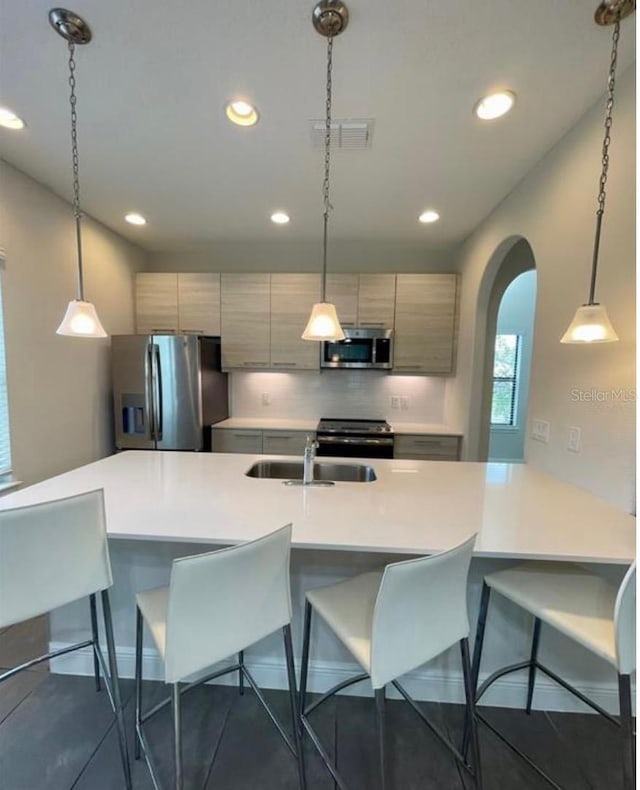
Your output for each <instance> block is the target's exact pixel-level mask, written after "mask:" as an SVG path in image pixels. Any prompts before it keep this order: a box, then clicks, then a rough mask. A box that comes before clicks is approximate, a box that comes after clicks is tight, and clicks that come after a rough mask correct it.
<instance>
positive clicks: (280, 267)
mask: <svg viewBox="0 0 640 790" xmlns="http://www.w3.org/2000/svg"><path fill="white" fill-rule="evenodd" d="M320 230H321V229H320V226H318V237H317V238H315V239H293V238H288V237H287V228H286V227H275V226H274V238H273V239H272V240H269V241H265V240H255V239H233V240H224V239H222V240H220V241H218V242H216V243H215V244H211V245H208V246H206V247H202V248H198V249H191V250H183V251H179V252H175V251H165V252H152V253H150V254H149V258H148V265H147V269H148V270H149V271H158V272H160V271H167V272H233V271H238V272H255V271H260V272H319V271H321V269H322V238H321V236H320ZM455 258H456V250H455V249H454V248H447V249H428V248H426V247H425V245H423V244H416V243H413V242H411V243H407V242H399V241H388V242H385V241H369V240H368V239H351V240H349V239H330V240H329V258H328V270H329V271H330V272H423V271H424V272H428V271H432V272H449V271H454V270H455V269H454V265H455Z"/></svg>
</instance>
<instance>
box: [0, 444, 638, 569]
mask: <svg viewBox="0 0 640 790" xmlns="http://www.w3.org/2000/svg"><path fill="white" fill-rule="evenodd" d="M265 458H266V456H255V455H241V454H235V453H179V452H152V451H142V450H140V451H129V452H124V453H120V454H118V455H114V456H111V457H109V458H105V459H103V460H101V461H97V462H95V463H93V464H88V465H87V466H83V467H80V468H79V469H75V470H73V471H71V472H67V473H66V474H63V475H59V476H58V477H54V478H51V479H50V480H45V481H43V482H42V483H38V484H36V485H33V486H30V487H28V488H25V489H22V490H20V491H17V492H15V493H12V494H9V495H7V496H5V497H3V498H2V499H0V509H5V508H9V507H16V506H19V505H26V504H33V503H37V502H42V501H46V500H48V499H57V498H61V497H65V496H70V495H73V494H77V493H80V492H82V491H88V490H92V489H96V488H103V489H104V492H105V502H106V510H107V528H108V532H109V535H110V536H111V537H113V538H128V539H133V540H160V541H181V542H194V543H204V544H208V543H209V544H218V545H225V544H226V545H229V544H234V543H238V542H241V541H244V540H250V539H253V538H256V537H258V536H259V535H261V534H264V533H266V532H269V531H271V530H274V529H276V528H278V527H279V526H281V525H283V524H285V523H288V522H292V523H293V527H294V529H293V543H294V546H295V547H298V548H308V549H332V550H341V551H367V552H385V553H397V554H420V553H432V552H436V551H441V550H443V549H446V548H448V547H450V546H453V545H455V544H457V543H459V542H461V541H462V540H463V539H464V538H466V537H467V536H468V535H470V534H471V533H473V532H478V540H477V543H476V551H475V554H476V555H477V556H482V557H503V558H504V557H506V558H514V559H516V558H517V559H548V560H574V561H582V562H602V563H617V564H628V563H630V562H631V561H632V560H633V558H634V557H635V519H634V518H633V517H632V516H630V515H628V514H627V513H624V512H623V511H621V510H618V509H617V508H615V507H612V506H611V505H609V504H607V503H605V502H603V501H601V500H599V499H597V498H596V497H594V496H592V495H591V494H588V493H586V492H585V491H582V490H581V489H579V488H576V487H575V486H571V485H568V484H566V483H562V482H560V481H559V480H556V479H555V478H553V477H550V476H549V475H547V474H545V473H543V472H540V471H538V470H536V469H534V468H532V467H529V466H527V465H525V464H517V465H516V464H514V465H510V464H497V463H489V464H482V463H450V462H438V461H407V460H389V461H387V460H385V461H383V460H374V461H371V460H369V461H367V460H364V461H363V463H369V464H371V465H372V466H373V467H374V468H375V471H376V474H377V478H378V479H377V480H376V481H375V482H372V483H337V484H336V485H335V486H333V487H330V488H320V487H317V488H316V487H314V488H302V487H288V486H284V485H283V484H282V482H281V481H279V480H267V479H254V478H249V477H246V476H245V474H244V473H245V472H246V470H247V469H248V468H249V467H250V466H251V465H252V464H253V463H254V462H255V461H258V460H264V459H265ZM283 458H284V457H283V456H280V457H279V458H278V460H283ZM296 460H299V459H296ZM326 460H327V459H324V458H323V459H322V461H326ZM341 460H342V462H344V459H341Z"/></svg>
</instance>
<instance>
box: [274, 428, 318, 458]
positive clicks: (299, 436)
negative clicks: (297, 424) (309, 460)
mask: <svg viewBox="0 0 640 790" xmlns="http://www.w3.org/2000/svg"><path fill="white" fill-rule="evenodd" d="M309 434H311V435H312V436H313V437H314V439H315V431H263V433H262V452H263V453H265V454H266V455H302V453H303V452H304V446H305V444H306V441H307V436H308V435H309Z"/></svg>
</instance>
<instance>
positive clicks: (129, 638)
mask: <svg viewBox="0 0 640 790" xmlns="http://www.w3.org/2000/svg"><path fill="white" fill-rule="evenodd" d="M264 460H265V456H253V455H241V454H215V453H213V454H203V453H179V452H175V453H170V452H146V451H131V452H124V453H120V454H117V455H114V456H111V457H108V458H105V459H103V460H100V461H97V462H95V463H92V464H89V465H87V466H84V467H81V468H79V469H75V470H72V471H71V472H68V473H66V474H62V475H59V476H57V477H54V478H51V479H49V480H46V481H44V482H42V483H39V484H37V485H34V486H31V487H29V488H26V489H24V490H22V491H18V492H16V493H14V494H11V495H9V496H7V497H5V498H3V499H2V500H1V501H0V508H8V507H16V506H19V505H27V504H33V503H36V502H42V501H45V500H48V499H57V498H62V497H66V496H71V495H74V494H77V493H80V492H83V491H89V490H93V489H98V488H102V489H104V494H105V504H106V513H107V528H108V533H109V537H110V550H111V560H112V565H113V574H114V582H115V584H114V588H113V591H112V602H113V610H114V621H115V630H116V642H117V653H118V660H119V664H120V667H121V673H122V675H123V676H125V677H126V676H132V675H133V644H134V596H135V593H136V592H139V591H140V590H144V589H149V588H152V587H157V586H160V585H163V584H166V583H167V582H168V578H169V571H170V565H171V561H172V559H174V558H175V557H180V556H187V555H190V554H196V553H200V552H203V551H209V550H212V549H214V548H215V547H217V546H226V545H232V544H236V543H240V542H242V541H246V540H251V539H254V538H257V537H258V536H260V535H262V534H265V533H267V532H270V531H273V530H275V529H277V528H278V527H280V526H282V525H283V524H286V523H290V522H291V523H292V524H293V543H292V545H293V552H292V586H293V601H294V639H295V637H296V636H298V637H299V634H300V619H301V609H302V602H303V599H304V593H305V591H306V590H307V589H310V588H313V587H318V586H322V585H325V584H329V583H332V582H334V581H339V580H341V579H344V578H348V577H350V576H353V575H355V574H356V573H359V572H362V571H363V570H369V569H371V568H376V567H380V566H382V565H384V564H385V563H387V562H391V561H394V560H398V559H401V558H402V557H406V556H414V555H419V554H431V553H434V552H439V551H442V550H445V549H447V548H450V547H451V546H453V545H456V544H458V543H460V542H462V541H463V540H464V539H465V538H467V537H469V536H470V535H472V534H473V533H477V535H478V537H477V540H476V546H475V551H474V560H473V562H472V567H471V573H470V584H469V596H470V616H471V621H472V623H473V622H474V620H475V615H476V611H477V604H478V598H479V589H480V585H481V581H482V577H483V576H484V574H485V573H487V572H489V571H491V570H495V569H496V568H502V567H507V566H508V565H509V564H513V563H514V562H515V561H522V560H544V561H564V562H566V561H572V562H578V563H581V564H588V565H590V566H593V567H597V569H598V572H600V573H602V574H603V575H606V576H607V578H609V579H611V580H613V581H617V580H619V579H620V578H621V577H622V575H623V573H624V571H625V570H626V568H627V567H628V565H629V564H630V563H631V562H632V561H633V558H634V556H635V519H634V518H633V517H632V516H630V515H628V514H626V513H624V512H622V511H620V510H618V509H616V508H614V507H613V506H611V505H609V504H607V503H605V502H603V501H601V500H599V499H597V498H596V497H594V496H593V495H591V494H589V493H587V492H585V491H582V490H581V489H579V488H577V487H575V486H571V485H568V484H566V483H563V482H561V481H559V480H557V479H555V478H553V477H551V476H549V475H547V474H545V473H543V472H541V471H539V470H537V469H535V468H533V467H530V466H527V465H525V464H498V463H487V464H484V463H457V464H453V463H446V462H423V461H403V460H375V461H371V459H368V460H354V461H353V463H354V464H366V465H370V466H371V467H372V468H373V470H374V473H375V480H373V481H371V482H336V483H335V485H333V486H330V487H304V486H287V485H283V481H282V480H279V479H257V478H254V477H250V476H248V475H247V474H246V473H247V472H248V471H249V470H250V469H251V467H252V466H253V465H254V464H255V463H256V462H260V461H264ZM279 460H285V459H283V458H282V457H280V459H279ZM289 460H291V461H299V460H300V459H299V458H298V459H293V458H292V459H289ZM323 460H324V459H323ZM434 604H435V605H437V602H425V606H429V605H434ZM75 607H76V605H75V604H74V605H72V606H70V607H65V608H63V609H60V610H58V611H56V612H54V614H53V615H52V618H51V641H52V647H55V648H59V647H60V646H63V645H64V644H66V643H70V642H72V641H74V640H75V639H77V638H78V637H79V636H80V633H78V632H77V631H75V630H74V628H75V627H76V625H75V624H77V623H78V622H82V611H81V605H80V608H79V609H76V608H75ZM71 624H74V628H72V625H71ZM530 630H531V623H530V621H529V620H528V619H527V618H526V617H523V616H522V614H521V613H520V612H519V611H518V610H517V609H515V608H512V607H510V606H509V604H508V603H507V602H504V603H502V604H501V605H497V606H496V607H495V609H494V611H493V612H492V622H491V623H490V624H489V627H488V631H487V641H486V647H485V657H486V658H485V665H486V667H487V669H488V671H489V670H490V669H491V666H492V665H494V664H497V663H503V664H504V663H506V662H507V661H513V662H515V661H519V660H522V659H523V658H525V657H526V654H527V651H528V649H529V640H530ZM319 631H321V624H319ZM323 637H324V635H323V634H321V633H320V634H319V638H318V639H317V640H316V642H315V644H316V645H318V649H317V650H316V651H315V655H314V657H313V661H312V665H311V666H312V671H311V677H310V689H311V690H323V689H326V688H328V687H329V686H330V685H332V684H333V683H334V682H338V681H339V680H340V679H342V678H343V677H346V676H347V675H348V674H349V673H350V672H351V671H352V669H353V663H352V661H351V659H350V657H349V655H348V654H347V653H346V652H345V651H343V650H342V649H341V648H339V647H338V646H336V645H335V643H334V642H333V641H332V640H331V639H329V638H326V639H325V638H323ZM298 641H299V640H298ZM545 650H546V651H547V654H548V655H549V661H550V663H553V664H554V666H556V668H557V669H558V671H559V672H561V673H562V672H564V674H565V675H566V676H567V677H570V678H571V679H572V680H573V682H575V683H576V684H577V685H578V686H583V687H585V688H588V689H589V690H590V691H591V693H592V694H593V695H594V696H595V698H596V699H597V700H599V701H600V702H601V703H602V704H604V705H608V704H609V705H611V704H612V700H613V697H612V696H611V695H612V694H615V690H614V689H615V685H614V683H613V678H609V677H608V672H607V668H606V667H605V666H602V665H600V663H599V662H598V661H596V660H594V659H593V658H592V657H591V656H589V655H587V654H584V655H582V653H581V651H580V649H579V648H576V647H575V646H574V645H572V644H571V643H569V642H568V641H567V640H565V639H563V637H562V636H561V635H559V634H549V638H548V639H546V640H545ZM144 661H145V676H147V677H149V676H150V677H160V662H159V660H158V657H157V656H156V655H155V654H154V653H153V651H152V650H151V649H149V650H148V651H146V652H145V656H144ZM247 663H248V665H249V666H251V667H252V669H253V671H254V673H255V675H256V677H257V678H258V680H259V681H260V682H262V683H263V684H264V685H266V686H271V687H284V682H285V675H284V667H283V665H282V660H281V657H280V647H279V644H277V640H276V642H275V643H272V642H271V640H270V639H267V640H264V642H262V643H260V645H258V646H257V647H256V648H254V649H253V650H252V651H251V652H250V653H249V654H248V656H247ZM53 669H54V671H58V672H69V673H73V674H91V671H92V665H91V657H90V654H89V653H88V652H87V654H86V655H82V654H80V653H79V654H75V655H74V656H73V657H69V658H67V657H62V658H60V659H56V660H55V661H54V662H53ZM525 681H526V679H525V678H523V679H522V682H520V681H519V680H517V679H513V678H512V679H511V680H510V681H509V683H508V684H506V683H505V684H502V685H500V684H499V683H498V684H496V686H495V687H494V689H492V692H491V694H489V695H487V698H486V702H487V703H492V704H500V705H505V706H521V704H522V698H523V696H522V695H523V688H525V686H526V682H525ZM407 687H408V688H409V689H411V691H412V692H413V693H414V694H415V695H416V696H417V697H418V698H423V699H427V698H428V699H440V700H451V701H458V700H461V699H462V681H461V678H460V677H459V675H458V672H457V663H456V661H455V660H450V659H449V658H448V654H444V655H443V656H441V657H440V658H439V659H438V660H437V661H435V662H433V664H432V665H430V666H429V668H428V669H426V670H420V671H419V672H416V673H413V675H412V676H410V678H409V681H408V682H407ZM355 691H356V693H357V692H359V693H367V691H366V689H365V688H361V689H360V688H359V687H358V688H356V689H355ZM536 704H537V705H539V706H540V707H544V708H546V709H573V703H572V701H571V700H570V699H568V698H566V696H565V695H564V694H562V692H560V691H558V689H556V688H555V687H554V686H553V685H552V684H550V683H547V684H545V681H544V680H541V681H540V684H539V690H538V689H537V691H536ZM613 704H615V703H613Z"/></svg>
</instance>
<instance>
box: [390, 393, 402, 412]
mask: <svg viewBox="0 0 640 790" xmlns="http://www.w3.org/2000/svg"><path fill="white" fill-rule="evenodd" d="M401 401H402V398H401V397H400V396H399V395H392V396H391V408H392V409H399V408H400V404H401Z"/></svg>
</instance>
